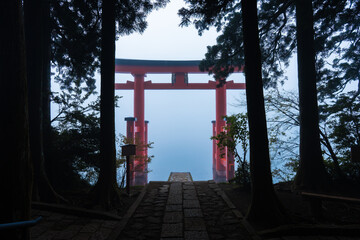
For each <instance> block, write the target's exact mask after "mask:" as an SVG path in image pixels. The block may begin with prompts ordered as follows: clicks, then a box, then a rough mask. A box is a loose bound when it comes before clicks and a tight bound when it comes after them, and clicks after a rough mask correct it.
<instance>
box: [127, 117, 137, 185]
mask: <svg viewBox="0 0 360 240" xmlns="http://www.w3.org/2000/svg"><path fill="white" fill-rule="evenodd" d="M125 121H126V138H127V139H128V140H129V142H128V143H127V144H135V121H136V118H134V117H126V118H125ZM126 159H127V158H126ZM127 161H128V162H129V164H128V165H126V167H128V169H129V171H127V172H128V173H129V175H126V178H128V179H129V183H130V184H129V187H130V186H134V156H129V159H127ZM127 183H128V182H127Z"/></svg>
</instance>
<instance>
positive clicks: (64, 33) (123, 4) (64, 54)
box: [50, 0, 169, 91]
mask: <svg viewBox="0 0 360 240" xmlns="http://www.w3.org/2000/svg"><path fill="white" fill-rule="evenodd" d="M168 2H169V0H155V1H150V0H125V1H119V0H117V1H116V8H115V14H116V16H115V19H116V23H117V24H116V32H117V33H118V34H119V35H128V34H131V33H133V32H140V33H142V32H144V30H145V29H146V27H147V22H146V17H147V16H148V14H149V13H150V12H151V11H152V10H156V9H158V8H160V7H164V6H165V5H166V4H167V3H168ZM50 4H51V29H52V31H51V61H52V64H53V67H56V76H55V80H56V81H57V82H58V83H59V84H60V86H61V87H62V89H68V90H69V91H71V90H73V89H74V85H75V88H76V87H80V86H81V85H82V83H85V84H86V86H85V87H84V86H83V90H86V91H93V90H94V89H95V78H94V76H95V72H96V70H98V69H99V67H100V50H101V49H100V48H101V46H100V44H101V13H102V9H101V1H99V0H69V1H50Z"/></svg>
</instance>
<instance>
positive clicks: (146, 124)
mask: <svg viewBox="0 0 360 240" xmlns="http://www.w3.org/2000/svg"><path fill="white" fill-rule="evenodd" d="M148 124H149V121H145V144H146V148H145V156H146V160H147V157H148V148H147V145H148V143H149V141H148ZM144 170H145V177H146V183H147V182H148V172H149V171H148V162H147V161H145V169H144Z"/></svg>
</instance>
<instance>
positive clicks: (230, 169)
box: [115, 59, 245, 185]
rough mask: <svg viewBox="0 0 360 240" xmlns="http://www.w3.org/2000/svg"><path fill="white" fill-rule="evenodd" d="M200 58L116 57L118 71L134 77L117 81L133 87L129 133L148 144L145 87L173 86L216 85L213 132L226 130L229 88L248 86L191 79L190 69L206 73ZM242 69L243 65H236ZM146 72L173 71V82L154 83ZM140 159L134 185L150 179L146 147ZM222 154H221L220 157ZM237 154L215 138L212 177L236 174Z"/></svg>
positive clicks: (126, 87)
mask: <svg viewBox="0 0 360 240" xmlns="http://www.w3.org/2000/svg"><path fill="white" fill-rule="evenodd" d="M199 64H200V61H163V60H134V59H115V72H116V73H131V74H132V75H133V76H134V81H133V82H132V81H127V82H126V83H115V89H117V90H134V117H128V118H125V121H127V132H126V136H127V138H129V139H134V141H135V139H137V141H139V142H140V143H144V144H147V127H148V126H147V125H148V121H145V116H144V115H145V97H144V95H145V94H144V90H161V89H164V90H170V89H176V90H177V89H205V90H210V89H215V91H216V120H215V121H212V123H213V136H215V135H217V133H219V132H221V131H224V127H225V125H226V121H225V120H224V119H223V116H225V115H226V89H245V83H234V82H233V81H227V82H226V84H225V85H224V86H222V87H219V88H217V87H216V85H217V82H216V81H209V82H208V83H189V82H188V74H189V73H204V72H201V71H200V69H199ZM236 71H238V72H242V71H243V69H236ZM147 73H171V74H172V79H171V83H152V82H151V81H144V78H145V76H146V74H147ZM137 155H140V156H141V158H140V160H135V162H134V164H133V166H132V170H133V174H132V179H131V184H132V185H145V184H146V183H147V163H146V162H144V160H145V159H146V157H147V149H145V150H141V149H140V150H139V151H138V152H137ZM221 156H222V157H221ZM234 172H235V171H234V157H233V156H232V154H229V153H228V152H227V150H223V151H221V150H220V148H218V147H217V145H216V141H215V140H213V179H214V180H215V181H216V182H225V181H227V180H230V179H232V178H233V177H234Z"/></svg>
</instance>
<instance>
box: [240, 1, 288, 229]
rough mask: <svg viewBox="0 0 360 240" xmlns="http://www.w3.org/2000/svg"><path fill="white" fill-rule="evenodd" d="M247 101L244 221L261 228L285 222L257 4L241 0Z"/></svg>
mask: <svg viewBox="0 0 360 240" xmlns="http://www.w3.org/2000/svg"><path fill="white" fill-rule="evenodd" d="M241 6H242V20H243V38H244V55H245V79H246V99H247V110H248V111H247V112H248V119H249V133H250V172H251V186H252V189H251V190H252V191H251V196H252V200H251V204H250V208H249V211H248V214H247V219H248V220H250V221H253V222H256V223H258V224H261V225H265V226H268V225H277V224H281V223H283V222H284V220H285V218H284V213H283V209H282V207H281V206H280V202H279V200H278V199H277V196H276V195H275V192H274V188H273V184H272V177H271V170H270V157H269V143H268V137H267V129H266V117H265V106H264V94H263V83H262V75H261V52H260V43H259V31H258V20H257V1H253V0H242V1H241Z"/></svg>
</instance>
